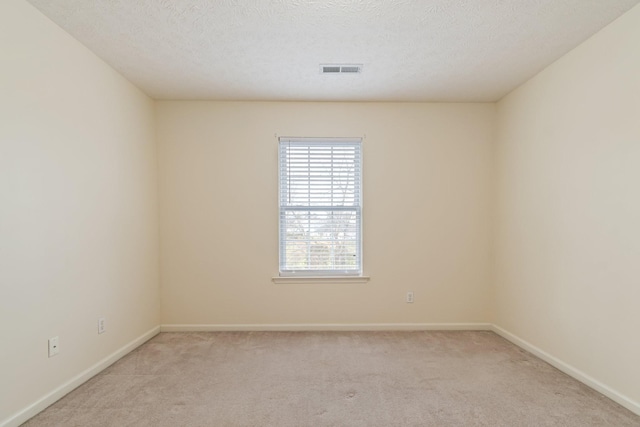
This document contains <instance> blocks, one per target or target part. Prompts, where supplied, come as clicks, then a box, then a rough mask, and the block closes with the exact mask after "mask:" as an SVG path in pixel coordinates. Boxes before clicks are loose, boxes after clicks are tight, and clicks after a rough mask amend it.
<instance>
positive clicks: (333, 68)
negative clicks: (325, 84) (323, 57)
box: [320, 64, 362, 74]
mask: <svg viewBox="0 0 640 427" xmlns="http://www.w3.org/2000/svg"><path fill="white" fill-rule="evenodd" d="M361 72H362V64H320V73H322V74H358V73H361Z"/></svg>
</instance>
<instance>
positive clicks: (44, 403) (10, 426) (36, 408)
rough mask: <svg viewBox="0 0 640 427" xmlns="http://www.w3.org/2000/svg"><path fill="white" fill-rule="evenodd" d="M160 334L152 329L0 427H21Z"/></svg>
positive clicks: (155, 329) (2, 423) (156, 328)
mask: <svg viewBox="0 0 640 427" xmlns="http://www.w3.org/2000/svg"><path fill="white" fill-rule="evenodd" d="M159 333H160V327H159V326H156V327H155V328H153V329H150V330H149V331H147V332H145V333H144V334H142V335H141V336H139V337H138V338H136V339H134V340H133V341H131V342H130V343H129V344H127V345H125V346H124V347H122V348H120V349H118V350H116V351H115V352H113V353H111V354H110V355H109V356H107V357H105V358H104V359H102V360H101V361H99V362H98V363H96V364H95V365H93V366H91V367H90V368H88V369H86V370H85V371H83V372H81V373H79V374H78V375H76V376H75V377H73V378H72V379H70V380H69V381H67V382H66V383H64V384H62V385H61V386H60V387H58V388H56V389H55V390H53V391H51V392H50V393H48V394H46V395H45V396H43V397H42V398H40V399H38V400H37V401H36V402H34V403H32V404H31V405H29V406H27V407H26V408H24V409H23V410H21V411H20V412H18V413H16V414H14V415H12V416H10V417H9V418H7V419H5V420H2V421H0V427H16V426H19V425H20V424H22V423H24V422H25V421H27V420H28V419H29V418H32V417H34V416H35V415H37V414H38V413H39V412H41V411H43V410H44V409H45V408H46V407H48V406H49V405H51V404H52V403H54V402H56V401H57V400H59V399H61V398H62V397H63V396H64V395H66V394H67V393H69V392H71V391H72V390H73V389H75V388H76V387H78V386H79V385H81V384H83V383H84V382H86V381H88V380H89V379H91V378H92V377H94V376H95V375H96V374H99V373H100V372H102V371H103V370H104V369H106V368H107V367H109V366H110V365H112V364H113V363H115V362H116V361H118V360H119V359H120V358H122V357H123V356H126V355H127V354H129V353H130V352H131V351H133V350H135V349H136V348H137V347H139V346H140V345H142V344H144V343H145V342H147V341H148V340H150V339H151V338H153V337H154V336H156V335H158V334H159Z"/></svg>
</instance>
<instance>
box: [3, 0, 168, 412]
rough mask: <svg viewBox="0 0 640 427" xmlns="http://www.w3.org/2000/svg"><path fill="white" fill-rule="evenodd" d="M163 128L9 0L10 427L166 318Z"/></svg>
mask: <svg viewBox="0 0 640 427" xmlns="http://www.w3.org/2000/svg"><path fill="white" fill-rule="evenodd" d="M153 123H154V106H153V102H152V101H151V100H150V99H149V98H147V97H146V96H145V95H143V94H142V93H141V92H140V91H139V90H138V89H136V88H135V87H133V86H132V85H131V84H130V83H129V82H127V81H125V80H124V79H123V78H122V77H121V76H120V75H118V74H117V73H116V72H115V71H113V70H112V69H111V68H109V67H108V66H106V65H105V64H104V63H103V62H102V61H100V60H99V59H97V57H96V56H95V55H94V54H92V53H91V52H89V51H88V50H87V49H86V48H85V47H84V46H82V45H81V44H79V43H78V42H77V41H75V40H74V39H72V38H71V37H70V36H69V35H68V34H67V33H65V32H63V31H62V30H61V29H60V28H59V27H57V26H56V25H54V24H53V23H52V22H51V21H49V20H48V19H46V18H45V17H43V16H42V15H41V14H40V13H39V12H37V11H36V10H35V9H34V8H32V7H31V6H30V5H28V4H27V3H26V2H25V1H23V0H2V1H1V2H0V337H1V339H0V343H1V346H0V347H1V348H0V358H1V363H0V424H1V423H2V420H5V419H7V418H8V417H10V416H12V414H15V413H16V412H17V411H19V410H22V409H24V408H25V407H27V406H28V405H30V404H32V403H34V402H35V401H37V400H38V399H40V398H41V397H43V396H44V395H45V394H47V393H50V392H51V391H52V390H54V389H56V388H57V387H59V386H60V385H62V384H64V383H65V382H68V381H69V380H70V379H72V378H73V377H74V376H76V375H78V374H79V373H81V372H82V371H83V370H85V369H87V368H88V367H90V366H92V365H94V364H96V363H97V362H98V361H100V360H101V359H103V358H105V357H106V356H107V355H109V354H111V353H113V352H114V351H116V350H117V349H120V348H121V347H123V346H124V345H125V344H127V343H129V342H131V341H132V340H133V339H134V338H137V337H139V336H140V335H141V334H143V333H145V332H147V331H148V330H150V329H151V328H153V327H155V326H157V325H158V324H159V298H158V263H157V262H158V256H157V252H158V220H157V216H158V210H157V166H156V164H157V159H156V151H155V144H154V139H155V134H154V131H155V130H154V124H153ZM101 315H103V316H106V318H107V332H106V333H104V334H102V335H98V334H97V319H98V316H101ZM55 335H57V336H59V337H60V346H61V350H60V354H59V355H57V356H55V357H53V358H51V359H49V358H47V339H48V338H49V337H52V336H55Z"/></svg>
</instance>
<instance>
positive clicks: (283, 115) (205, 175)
mask: <svg viewBox="0 0 640 427" xmlns="http://www.w3.org/2000/svg"><path fill="white" fill-rule="evenodd" d="M494 107H495V106H494V105H493V104H419V103H416V104H401V103H400V104H394V103H250V102H248V103H242V102H238V103H225V102H222V103H219V102H159V103H158V104H157V119H158V122H157V123H158V140H159V152H160V170H161V173H160V176H161V185H160V188H161V191H160V193H161V235H162V245H161V246H162V249H161V268H162V270H161V271H162V274H161V276H162V285H161V296H162V322H163V323H164V324H209V325H210V324H225V325H229V324H236V325H237V324H300V323H302V324H318V323H319V324H327V323H338V324H353V323H431V322H437V323H441V322H442V323H444V322H486V321H488V318H489V313H488V304H489V296H488V286H489V250H488V244H489V239H490V230H489V225H490V200H489V197H488V194H489V190H490V189H489V186H490V182H491V180H490V168H491V143H492V139H493V130H494ZM275 134H278V135H281V136H334V137H341V136H366V137H365V140H364V143H363V144H364V148H363V159H364V160H363V162H364V166H363V167H364V182H363V187H364V194H363V200H364V209H363V228H364V233H363V234H364V248H363V256H364V261H363V264H364V272H365V274H366V275H369V276H370V277H371V281H370V282H369V283H365V284H344V283H340V284H335V283H334V284H274V283H272V281H271V278H272V276H277V275H278V218H277V214H278V201H277V197H278V193H277V176H278V175H277V139H276V137H275ZM407 290H412V291H414V292H415V303H414V304H407V303H405V300H404V299H405V293H406V291H407Z"/></svg>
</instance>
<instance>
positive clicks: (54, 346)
mask: <svg viewBox="0 0 640 427" xmlns="http://www.w3.org/2000/svg"><path fill="white" fill-rule="evenodd" d="M59 352H60V343H59V342H58V337H53V338H49V357H53V356H55V355H56V354H58V353H59Z"/></svg>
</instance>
